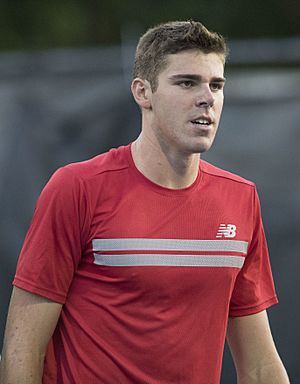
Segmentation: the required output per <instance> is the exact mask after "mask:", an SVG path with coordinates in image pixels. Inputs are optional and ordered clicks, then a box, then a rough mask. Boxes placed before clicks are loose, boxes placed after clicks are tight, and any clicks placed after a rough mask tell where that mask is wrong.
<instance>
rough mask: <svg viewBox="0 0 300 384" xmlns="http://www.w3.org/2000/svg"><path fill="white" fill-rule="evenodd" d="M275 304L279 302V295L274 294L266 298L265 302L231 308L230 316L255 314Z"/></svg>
mask: <svg viewBox="0 0 300 384" xmlns="http://www.w3.org/2000/svg"><path fill="white" fill-rule="evenodd" d="M274 304H278V298H277V296H273V297H272V298H271V299H269V300H266V301H264V302H263V303H261V304H259V305H256V306H254V307H248V308H240V309H232V310H229V317H239V316H248V315H254V314H255V313H258V312H261V311H263V310H265V309H267V308H269V307H271V306H272V305H274Z"/></svg>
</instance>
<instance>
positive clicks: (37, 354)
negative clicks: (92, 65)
mask: <svg viewBox="0 0 300 384" xmlns="http://www.w3.org/2000/svg"><path fill="white" fill-rule="evenodd" d="M168 59H169V65H168V66H167V67H166V68H164V70H163V71H162V72H161V73H160V74H159V77H158V88H157V90H156V91H155V92H152V90H151V86H150V84H149V82H148V81H147V80H144V79H139V78H137V79H134V81H133V83H132V93H133V96H134V98H135V100H136V102H137V103H138V105H139V106H140V108H141V110H142V132H141V134H140V136H139V137H138V139H137V140H136V141H135V142H134V143H133V145H132V154H133V159H134V161H135V164H136V166H137V167H138V169H139V170H140V171H141V172H142V173H143V174H144V175H145V176H146V177H148V178H149V179H150V180H152V181H153V182H155V183H157V184H160V185H162V186H165V187H168V188H184V187H187V186H189V185H190V184H191V183H192V182H193V181H194V180H195V178H196V177H197V173H198V166H199V160H200V154H201V153H202V152H205V151H207V150H208V149H209V148H210V147H211V145H212V143H213V141H214V138H215V135H216V132H217V129H218V125H219V121H220V117H221V113H222V107H223V99H224V96H223V85H224V84H223V80H222V79H223V73H224V65H223V61H224V60H223V57H221V56H218V55H216V54H213V53H211V54H204V53H202V52H200V51H195V50H193V51H185V52H181V53H178V54H175V55H170V57H169V58H168ZM179 75H180V76H179ZM182 75H185V76H182ZM186 75H188V76H186ZM174 76H175V77H174ZM199 116H210V117H211V119H212V121H213V123H212V124H211V125H210V126H209V127H202V128H201V127H199V126H197V125H195V124H193V123H191V120H193V119H195V118H197V117H199ZM61 307H62V306H61V305H60V304H58V303H54V302H51V301H49V300H48V299H46V298H42V297H40V296H37V295H34V294H32V293H29V292H26V291H24V290H22V289H18V288H14V291H13V295H12V298H11V303H10V309H9V314H8V319H7V326H6V331H5V339H4V348H3V354H2V361H1V379H0V383H1V384H20V383H23V384H41V382H42V371H43V361H44V357H45V353H46V350H47V345H48V342H49V340H50V338H51V336H52V334H53V331H54V329H55V326H56V324H57V321H58V319H59V316H60V312H61ZM227 341H228V344H229V346H230V350H231V353H232V356H233V359H234V362H235V366H236V370H237V377H238V384H270V383H272V384H288V383H289V379H288V377H287V374H286V372H285V369H284V367H283V365H282V362H281V360H280V358H279V356H278V353H277V350H276V347H275V345H274V342H273V338H272V335H271V331H270V327H269V323H268V318H267V315H266V312H265V311H263V312H261V313H259V314H256V315H250V316H244V317H236V318H230V319H229V321H228V330H227Z"/></svg>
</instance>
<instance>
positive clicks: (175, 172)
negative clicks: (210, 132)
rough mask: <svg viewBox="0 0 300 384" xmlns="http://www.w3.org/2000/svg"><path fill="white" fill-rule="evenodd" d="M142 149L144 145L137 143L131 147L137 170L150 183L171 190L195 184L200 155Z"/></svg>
mask: <svg viewBox="0 0 300 384" xmlns="http://www.w3.org/2000/svg"><path fill="white" fill-rule="evenodd" d="M142 147H143V145H142V143H139V142H138V140H137V141H135V142H134V143H133V144H132V146H131V152H132V157H133V161H134V163H135V166H136V167H137V169H138V170H139V171H140V172H141V173H142V174H143V175H144V176H145V177H146V178H147V179H149V180H150V181H152V182H154V183H155V184H158V185H160V186H162V187H165V188H169V189H183V188H188V187H189V186H191V185H192V184H193V183H194V182H195V180H196V178H197V176H198V172H199V161H200V154H192V155H189V156H183V155H182V154H176V153H170V151H163V150H162V149H161V148H158V149H153V148H152V150H149V149H150V148H149V146H147V150H143V148H142Z"/></svg>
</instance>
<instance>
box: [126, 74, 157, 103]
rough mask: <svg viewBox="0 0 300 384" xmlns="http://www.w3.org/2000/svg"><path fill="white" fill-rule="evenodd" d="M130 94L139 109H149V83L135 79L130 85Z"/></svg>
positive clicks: (150, 91)
mask: <svg viewBox="0 0 300 384" xmlns="http://www.w3.org/2000/svg"><path fill="white" fill-rule="evenodd" d="M131 92H132V95H133V97H134V99H135V101H136V103H137V104H138V105H139V106H140V107H141V108H144V109H151V96H152V90H151V85H150V83H149V81H147V80H143V79H140V78H139V77H137V78H135V79H134V80H133V81H132V83H131Z"/></svg>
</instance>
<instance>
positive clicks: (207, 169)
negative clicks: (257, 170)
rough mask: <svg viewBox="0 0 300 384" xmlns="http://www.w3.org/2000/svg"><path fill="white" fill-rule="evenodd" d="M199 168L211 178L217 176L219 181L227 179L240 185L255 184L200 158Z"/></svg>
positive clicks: (253, 185) (250, 185)
mask: <svg viewBox="0 0 300 384" xmlns="http://www.w3.org/2000/svg"><path fill="white" fill-rule="evenodd" d="M200 168H201V171H202V172H203V173H204V174H206V175H208V176H210V177H213V178H218V179H219V180H221V181H224V182H226V181H229V182H233V183H238V184H240V185H244V186H249V187H255V184H254V183H253V182H252V181H250V180H247V179H244V178H243V177H241V176H239V175H236V174H234V173H231V172H228V171H226V170H224V169H221V168H218V167H216V166H214V165H212V164H210V163H208V162H207V161H204V160H201V162H200Z"/></svg>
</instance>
